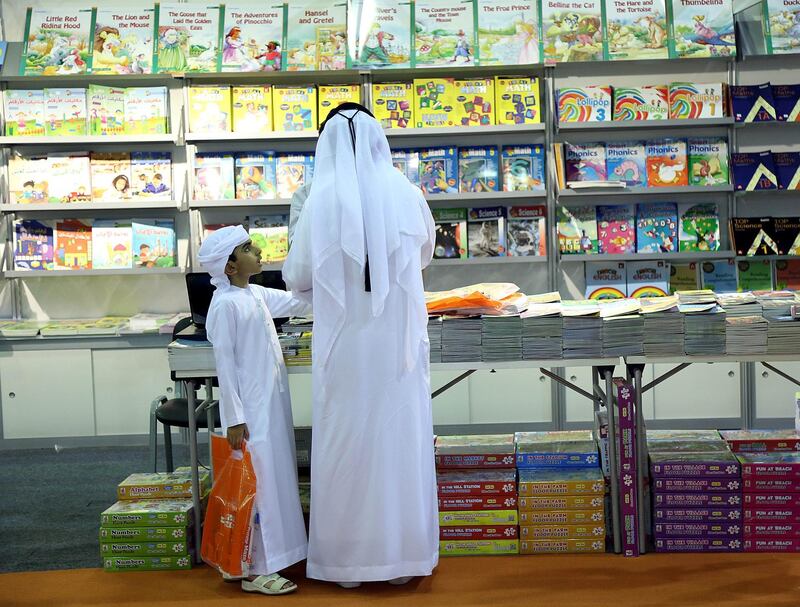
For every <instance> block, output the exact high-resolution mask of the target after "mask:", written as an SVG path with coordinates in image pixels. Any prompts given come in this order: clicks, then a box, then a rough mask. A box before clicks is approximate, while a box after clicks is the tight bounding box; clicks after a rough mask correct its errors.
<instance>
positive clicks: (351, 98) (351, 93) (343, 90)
mask: <svg viewBox="0 0 800 607" xmlns="http://www.w3.org/2000/svg"><path fill="white" fill-rule="evenodd" d="M317 99H318V100H319V111H318V113H317V117H318V120H319V123H320V124H322V123H323V122H324V121H325V119H326V118H327V117H328V114H329V113H330V112H331V110H334V109H336V108H337V107H338V106H339V105H341V104H342V103H348V102H350V103H361V85H358V84H341V85H325V84H320V85H319V86H318V87H317Z"/></svg>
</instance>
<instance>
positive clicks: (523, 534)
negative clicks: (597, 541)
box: [519, 523, 606, 540]
mask: <svg viewBox="0 0 800 607" xmlns="http://www.w3.org/2000/svg"><path fill="white" fill-rule="evenodd" d="M519 536H520V538H521V539H523V540H535V539H547V540H551V539H572V540H576V539H581V538H585V537H588V538H605V537H606V526H605V524H603V523H599V524H596V525H523V526H521V527H520V528H519Z"/></svg>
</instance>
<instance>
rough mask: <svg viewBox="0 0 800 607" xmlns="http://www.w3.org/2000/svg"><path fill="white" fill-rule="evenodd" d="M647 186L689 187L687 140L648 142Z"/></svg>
mask: <svg viewBox="0 0 800 607" xmlns="http://www.w3.org/2000/svg"><path fill="white" fill-rule="evenodd" d="M645 151H646V153H647V184H648V185H650V186H654V187H666V186H671V187H675V186H685V185H689V171H688V169H687V157H686V140H684V139H661V140H658V141H648V142H647V147H646V150H645Z"/></svg>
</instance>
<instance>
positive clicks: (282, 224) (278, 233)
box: [247, 213, 289, 263]
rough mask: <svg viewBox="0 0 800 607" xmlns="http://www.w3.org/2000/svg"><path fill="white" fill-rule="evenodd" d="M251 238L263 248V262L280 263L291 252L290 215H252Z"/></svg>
mask: <svg viewBox="0 0 800 607" xmlns="http://www.w3.org/2000/svg"><path fill="white" fill-rule="evenodd" d="M247 226H248V227H247V231H248V232H250V239H251V240H252V241H253V242H254V243H255V244H256V246H258V248H260V249H261V263H280V262H282V261H283V260H285V259H286V255H287V254H288V253H289V215H287V214H285V213H284V214H279V213H278V214H273V215H251V216H250V217H248V218H247Z"/></svg>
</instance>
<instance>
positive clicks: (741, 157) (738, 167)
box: [731, 150, 778, 192]
mask: <svg viewBox="0 0 800 607" xmlns="http://www.w3.org/2000/svg"><path fill="white" fill-rule="evenodd" d="M731 172H732V173H733V186H734V188H735V189H736V190H737V191H742V190H743V191H747V192H753V191H758V190H777V189H778V176H777V174H776V173H777V171H776V168H775V162H774V161H773V159H772V152H770V151H769V150H766V151H764V152H735V153H732V154H731Z"/></svg>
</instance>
